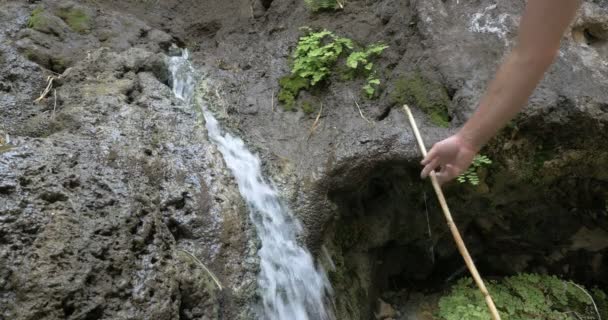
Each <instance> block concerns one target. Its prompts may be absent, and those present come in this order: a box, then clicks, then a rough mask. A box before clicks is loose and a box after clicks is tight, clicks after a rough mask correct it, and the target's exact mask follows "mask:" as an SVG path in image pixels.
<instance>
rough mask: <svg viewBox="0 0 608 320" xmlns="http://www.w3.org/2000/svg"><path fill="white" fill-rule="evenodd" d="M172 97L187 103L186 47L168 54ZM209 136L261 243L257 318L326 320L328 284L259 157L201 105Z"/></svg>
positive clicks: (191, 82)
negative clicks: (173, 54)
mask: <svg viewBox="0 0 608 320" xmlns="http://www.w3.org/2000/svg"><path fill="white" fill-rule="evenodd" d="M169 65H170V71H171V75H172V87H173V92H174V93H175V96H176V97H178V98H180V99H181V100H183V101H186V102H187V103H189V102H190V101H191V100H192V98H193V94H194V90H195V86H196V83H197V81H196V72H195V70H194V68H193V67H192V65H191V64H190V62H189V60H188V52H187V51H184V52H183V54H182V55H181V56H174V57H171V58H170V63H169ZM203 116H204V117H205V122H206V127H207V131H208V134H209V138H210V139H211V140H212V141H213V142H214V143H215V144H216V145H217V147H218V149H219V151H220V152H221V153H222V155H223V157H224V161H225V162H226V165H227V166H228V168H230V170H231V171H232V174H233V175H234V177H235V178H236V182H237V184H238V187H239V190H240V193H241V195H242V196H243V198H244V199H245V201H246V202H247V205H248V208H249V214H250V218H251V220H252V221H253V224H254V225H255V227H256V230H257V234H258V237H259V238H260V240H261V243H262V247H261V248H260V250H259V252H258V254H259V256H260V267H261V268H260V269H261V270H260V274H259V278H258V285H259V292H260V295H261V297H262V308H261V309H262V312H261V314H260V315H259V318H260V319H268V320H308V319H311V320H313V319H314V320H326V319H330V318H332V315H331V312H330V311H328V310H327V309H326V304H325V303H326V300H327V299H326V298H327V297H328V295H329V294H330V293H331V285H330V284H329V281H328V280H327V277H326V276H325V272H324V271H323V270H322V269H321V268H316V267H315V264H314V261H313V258H312V256H311V254H310V253H309V252H308V251H307V250H306V249H305V248H303V247H302V246H300V245H299V244H298V242H297V240H296V239H297V236H298V234H299V233H300V232H301V231H302V228H301V226H300V224H299V222H298V221H297V220H296V219H295V218H294V217H293V216H292V215H291V212H290V211H289V209H288V208H287V207H286V206H285V205H284V203H283V202H282V201H281V199H280V198H279V195H278V193H277V191H276V189H275V188H274V187H273V186H272V184H271V183H269V182H268V180H266V179H265V178H264V176H263V175H262V170H261V163H260V159H259V158H258V157H257V156H256V155H254V154H252V153H251V152H250V151H249V150H247V147H246V146H245V144H244V143H243V141H242V140H241V139H239V138H237V137H234V136H232V135H231V134H230V133H227V132H223V130H222V128H221V127H220V125H219V123H218V121H217V120H216V119H215V117H214V116H213V115H212V114H211V112H210V111H209V110H207V109H206V108H203Z"/></svg>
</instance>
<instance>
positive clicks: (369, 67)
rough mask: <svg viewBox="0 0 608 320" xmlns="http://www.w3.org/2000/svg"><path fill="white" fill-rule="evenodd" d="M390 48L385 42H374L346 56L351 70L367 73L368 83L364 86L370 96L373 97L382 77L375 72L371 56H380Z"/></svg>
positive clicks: (364, 90)
mask: <svg viewBox="0 0 608 320" xmlns="http://www.w3.org/2000/svg"><path fill="white" fill-rule="evenodd" d="M386 48H388V46H387V45H384V44H380V43H377V44H372V45H370V46H369V47H367V48H366V49H365V50H363V51H355V52H353V53H351V54H350V55H349V56H348V58H346V66H347V67H348V68H349V69H350V70H351V72H354V73H357V72H360V73H363V74H366V75H367V83H366V84H365V85H364V86H363V92H364V93H365V95H366V96H367V97H368V98H372V97H373V96H374V94H375V93H376V89H377V87H378V86H379V85H380V79H378V76H377V75H376V73H375V72H374V63H373V62H371V61H370V60H371V58H372V57H374V56H379V55H380V54H381V53H382V51H384V49H386Z"/></svg>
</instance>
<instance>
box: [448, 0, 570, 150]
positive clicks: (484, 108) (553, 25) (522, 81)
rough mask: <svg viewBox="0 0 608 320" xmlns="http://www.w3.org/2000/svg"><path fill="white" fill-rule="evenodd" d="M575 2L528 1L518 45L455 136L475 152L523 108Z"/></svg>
mask: <svg viewBox="0 0 608 320" xmlns="http://www.w3.org/2000/svg"><path fill="white" fill-rule="evenodd" d="M579 3H580V1H579V0H557V1H556V0H529V1H528V4H527V6H526V10H525V12H524V15H523V17H522V20H521V24H520V29H519V35H518V44H517V46H516V47H515V49H514V50H513V51H512V52H511V53H510V54H509V56H508V57H507V58H506V59H505V61H504V62H503V64H502V65H501V66H500V68H499V70H498V72H497V73H496V76H495V77H494V80H492V82H491V83H490V85H489V87H488V89H487V91H486V93H485V94H484V96H483V97H482V99H481V101H480V103H479V107H478V109H477V111H476V112H475V113H474V114H473V116H472V117H471V119H469V121H467V123H466V124H465V125H464V126H463V128H462V129H461V130H460V132H459V133H458V134H457V135H458V136H460V137H461V138H462V139H463V140H464V141H466V142H468V144H469V145H470V147H471V148H472V149H475V150H476V151H478V150H479V149H480V148H481V147H482V146H483V145H484V144H485V143H486V142H488V140H490V138H491V137H492V136H494V135H495V134H496V133H497V132H498V131H499V130H500V129H501V128H502V127H504V126H505V125H506V124H507V122H509V121H510V120H511V119H513V118H514V117H515V115H516V114H517V113H518V112H519V111H521V109H522V108H523V107H524V106H525V105H526V103H527V100H528V98H529V96H530V95H531V94H532V91H534V88H535V87H536V85H538V82H539V81H540V80H541V79H542V77H543V75H544V73H545V71H546V70H547V68H549V66H550V65H551V63H552V62H553V59H554V57H555V55H556V53H557V51H558V50H559V43H560V40H561V37H562V35H563V33H564V31H565V29H566V28H567V26H568V25H569V23H570V21H571V20H572V18H573V17H574V14H575V13H576V9H577V8H578V6H579Z"/></svg>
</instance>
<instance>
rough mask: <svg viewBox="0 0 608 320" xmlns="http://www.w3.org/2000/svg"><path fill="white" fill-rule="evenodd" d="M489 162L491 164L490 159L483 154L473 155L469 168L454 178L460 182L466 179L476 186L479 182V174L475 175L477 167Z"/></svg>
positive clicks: (486, 164)
mask: <svg viewBox="0 0 608 320" xmlns="http://www.w3.org/2000/svg"><path fill="white" fill-rule="evenodd" d="M490 164H492V160H490V158H488V157H487V156H485V155H479V154H478V155H476V156H475V158H473V162H472V163H471V166H469V168H468V169H467V170H466V171H465V172H463V173H462V174H461V175H459V176H458V177H457V178H456V180H457V181H458V182H460V183H465V182H467V181H468V182H469V183H470V184H472V185H474V186H476V185H478V184H479V176H478V175H477V169H479V168H481V167H485V166H489V165H490Z"/></svg>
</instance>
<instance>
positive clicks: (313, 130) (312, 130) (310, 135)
mask: <svg viewBox="0 0 608 320" xmlns="http://www.w3.org/2000/svg"><path fill="white" fill-rule="evenodd" d="M322 112H323V104H322V103H321V108H320V109H319V113H318V114H317V118H316V119H315V122H313V123H312V126H311V127H310V133H309V134H308V139H306V140H310V137H312V135H313V134H314V133H315V130H316V129H317V127H318V126H319V119H321V113H322Z"/></svg>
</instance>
